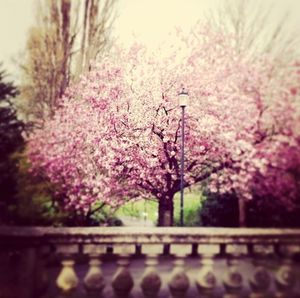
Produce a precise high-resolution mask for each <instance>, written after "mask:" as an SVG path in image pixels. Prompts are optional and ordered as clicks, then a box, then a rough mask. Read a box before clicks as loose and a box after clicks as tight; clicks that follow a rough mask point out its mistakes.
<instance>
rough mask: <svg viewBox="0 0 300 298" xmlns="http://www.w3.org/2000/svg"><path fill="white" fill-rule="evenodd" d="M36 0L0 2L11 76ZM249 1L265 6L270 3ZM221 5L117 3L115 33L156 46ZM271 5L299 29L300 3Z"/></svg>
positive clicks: (0, 36) (147, 0) (0, 31)
mask: <svg viewBox="0 0 300 298" xmlns="http://www.w3.org/2000/svg"><path fill="white" fill-rule="evenodd" d="M35 1H36V0H0V40H1V46H0V62H1V61H2V62H3V63H4V68H5V69H7V70H8V71H9V72H10V73H11V74H12V75H13V76H16V74H17V67H16V65H15V64H14V62H13V59H16V58H17V57H19V58H21V53H22V51H23V50H24V47H25V43H26V36H27V31H28V28H29V26H30V25H31V24H33V23H34V15H35V14H34V3H35ZM72 1H79V0H72ZM237 1H238V0H237ZM249 1H250V0H249ZM252 1H254V2H260V1H264V3H265V2H270V1H272V0H252ZM221 2H222V0H118V1H117V10H118V18H117V20H116V23H115V30H114V34H115V35H117V36H119V39H120V41H121V42H123V43H125V44H126V43H129V42H130V41H131V40H132V38H133V36H135V37H137V38H139V39H141V41H142V42H144V43H146V44H147V45H149V46H153V45H157V44H158V43H160V42H161V41H162V40H164V39H165V38H167V34H168V33H169V32H170V31H171V30H172V29H173V28H174V27H175V26H180V27H183V29H189V28H190V27H191V26H192V25H193V24H194V23H196V22H197V20H199V19H201V18H202V17H203V15H204V14H207V13H208V11H209V9H212V10H214V9H216V8H217V7H218V6H219V5H220V3H221ZM274 2H275V3H276V5H278V6H280V7H285V8H287V7H288V8H290V10H291V12H292V14H291V17H290V26H291V28H294V27H296V26H298V27H300V18H299V17H298V13H299V11H300V9H299V7H300V0H277V1H274ZM249 13H251V12H249ZM274 22H276V20H274Z"/></svg>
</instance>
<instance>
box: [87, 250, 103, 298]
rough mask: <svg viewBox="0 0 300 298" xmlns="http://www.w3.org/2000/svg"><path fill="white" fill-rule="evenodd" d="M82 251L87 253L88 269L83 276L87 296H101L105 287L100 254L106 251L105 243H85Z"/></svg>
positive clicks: (92, 297) (90, 297) (91, 297)
mask: <svg viewBox="0 0 300 298" xmlns="http://www.w3.org/2000/svg"><path fill="white" fill-rule="evenodd" d="M84 253H85V254H88V255H89V258H90V260H89V269H88V272H87V274H86V276H85V277H84V280H83V284H84V287H85V290H86V292H87V297H89V298H94V297H101V295H102V292H103V289H104V287H105V280H104V276H103V273H102V270H101V264H102V262H101V255H103V254H105V253H106V246H105V245H92V244H91V245H85V246H84Z"/></svg>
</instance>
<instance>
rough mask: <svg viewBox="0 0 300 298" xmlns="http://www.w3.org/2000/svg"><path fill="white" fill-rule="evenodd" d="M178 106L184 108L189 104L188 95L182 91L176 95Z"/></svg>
mask: <svg viewBox="0 0 300 298" xmlns="http://www.w3.org/2000/svg"><path fill="white" fill-rule="evenodd" d="M178 97H179V105H180V106H181V107H186V106H187V105H188V104H189V94H188V92H186V91H185V90H184V89H182V91H181V92H180V93H179V94H178Z"/></svg>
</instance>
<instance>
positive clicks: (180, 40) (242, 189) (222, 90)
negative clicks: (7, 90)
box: [28, 26, 299, 225]
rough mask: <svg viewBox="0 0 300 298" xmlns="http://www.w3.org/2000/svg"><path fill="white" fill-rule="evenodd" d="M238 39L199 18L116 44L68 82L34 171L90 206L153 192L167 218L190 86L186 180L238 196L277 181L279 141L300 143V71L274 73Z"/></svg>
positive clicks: (39, 139)
mask: <svg viewBox="0 0 300 298" xmlns="http://www.w3.org/2000/svg"><path fill="white" fill-rule="evenodd" d="M233 39H234V37H233V36H229V35H226V34H224V33H223V32H220V31H214V30H212V29H211V28H209V27H208V26H198V27H196V28H194V29H193V31H192V33H191V34H189V35H185V34H184V33H182V32H180V31H179V32H178V34H177V36H176V41H177V42H176V43H175V44H174V45H172V46H171V45H167V44H166V45H164V46H163V47H161V48H160V49H159V50H158V51H157V52H149V51H148V50H147V49H146V48H145V47H144V46H142V45H139V44H134V45H133V46H132V47H131V48H130V49H129V50H124V49H121V48H118V49H115V51H114V53H113V54H111V55H110V56H108V57H107V58H106V59H104V60H103V61H102V62H101V63H97V64H95V65H94V66H93V67H92V69H91V71H90V72H88V73H86V74H84V75H82V77H81V80H80V81H79V83H77V84H76V85H75V84H74V85H72V86H70V87H69V88H68V90H67V91H66V93H65V94H64V96H63V97H62V99H61V101H60V106H59V108H58V109H57V110H56V112H55V115H54V117H52V118H49V119H48V121H47V122H46V124H45V126H44V127H43V128H42V129H36V130H35V131H34V133H33V134H32V135H31V137H30V139H29V142H28V156H29V158H30V160H31V163H32V170H33V171H34V172H35V173H39V174H40V173H42V174H43V175H45V176H46V177H47V179H49V180H50V181H51V182H52V183H53V184H54V185H56V186H57V187H56V196H57V199H58V200H60V201H61V203H62V205H63V206H65V208H68V209H74V210H77V211H78V212H83V213H85V214H88V213H90V212H92V210H93V209H92V208H93V206H95V204H96V203H97V202H99V201H100V202H103V203H105V204H110V205H113V206H118V205H120V204H123V203H124V202H126V201H127V200H133V199H139V198H155V199H157V200H158V203H159V220H158V224H159V225H172V224H173V197H174V194H175V193H176V192H178V191H179V190H180V150H181V148H180V144H181V142H180V127H181V120H180V119H181V117H180V108H179V106H178V102H177V97H178V96H177V94H178V91H180V89H181V88H182V86H185V87H186V88H187V89H188V90H189V94H190V101H191V102H190V105H189V106H188V108H187V119H186V134H185V143H186V147H187V149H186V154H185V164H184V166H185V177H184V180H185V187H188V186H191V185H193V184H195V183H200V182H203V181H208V183H209V185H210V189H211V191H215V192H221V193H226V192H235V193H236V194H237V195H238V197H241V198H243V201H242V202H245V200H247V199H251V197H252V195H253V192H254V190H255V191H256V192H259V193H263V191H266V190H267V189H270V190H271V189H272V184H273V183H272V176H273V175H275V176H276V175H277V174H278V173H279V172H277V171H272V170H271V167H272V165H273V164H278V166H283V165H282V162H280V156H281V153H280V152H282V149H283V148H285V149H286V153H285V155H286V156H287V157H289V152H290V150H292V151H293V150H294V148H297V146H298V143H299V137H298V136H296V134H295V131H292V130H291V128H292V127H293V125H294V123H296V122H297V121H299V114H298V116H297V113H296V111H297V106H296V104H295V102H296V101H295V98H298V97H297V94H295V92H296V93H297V92H298V91H295V90H296V89H295V90H294V89H293V88H297V87H295V86H298V83H299V82H298V81H297V76H296V75H294V73H295V74H296V72H295V69H294V68H292V67H291V68H290V70H289V71H290V76H287V74H285V75H283V76H282V77H278V78H274V77H272V81H270V76H269V74H270V72H271V71H272V61H269V59H268V58H267V57H264V56H261V57H258V58H257V59H256V60H255V61H254V62H253V63H251V64H249V63H248V62H247V61H248V60H247V59H246V57H244V56H243V54H241V53H239V52H238V51H236V49H235V47H234V46H233V45H234V42H233ZM172 40H173V41H174V40H175V39H174V38H173V39H172ZM292 74H293V75H292ZM291 90H294V91H291ZM297 90H298V89H297ZM291 114H292V115H293V119H291V117H290V115H291ZM297 117H298V118H297ZM297 138H298V139H297ZM284 140H288V145H286V141H284ZM297 142H298V143H297ZM285 146H286V147H285ZM296 153H297V152H295V156H297V154H296ZM298 157H299V156H298ZM298 157H297V158H298ZM278 158H279V162H278ZM297 158H296V157H295V160H296V159H297ZM296 161H297V162H298V163H299V158H298V159H297V160H296ZM291 162H292V161H291ZM284 166H285V167H288V164H285V165H284ZM284 166H283V167H284ZM283 170H284V168H283ZM279 175H280V173H279ZM266 177H267V178H266ZM268 179H269V180H270V181H269V180H268ZM257 180H258V181H259V183H257ZM281 182H282V183H281ZM278 183H281V186H283V183H286V184H287V185H288V186H290V182H289V181H288V180H287V181H285V182H283V181H280V179H278ZM264 184H267V186H265V185H264ZM278 194H279V195H282V191H279V193H278ZM291 195H292V192H291ZM285 200H289V198H288V197H287V196H285Z"/></svg>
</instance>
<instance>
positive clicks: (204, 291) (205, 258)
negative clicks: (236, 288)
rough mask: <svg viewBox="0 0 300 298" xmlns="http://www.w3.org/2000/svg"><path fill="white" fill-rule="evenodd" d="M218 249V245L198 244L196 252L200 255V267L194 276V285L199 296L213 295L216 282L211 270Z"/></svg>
mask: <svg viewBox="0 0 300 298" xmlns="http://www.w3.org/2000/svg"><path fill="white" fill-rule="evenodd" d="M219 250H220V249H219V245H199V246H198V253H199V254H200V255H201V259H200V266H201V267H200V271H199V274H198V276H197V277H196V286H197V289H198V292H199V295H200V297H203V298H204V297H213V294H214V290H215V286H216V283H217V279H216V276H215V274H214V270H213V264H214V256H215V255H216V254H218V253H219Z"/></svg>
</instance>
